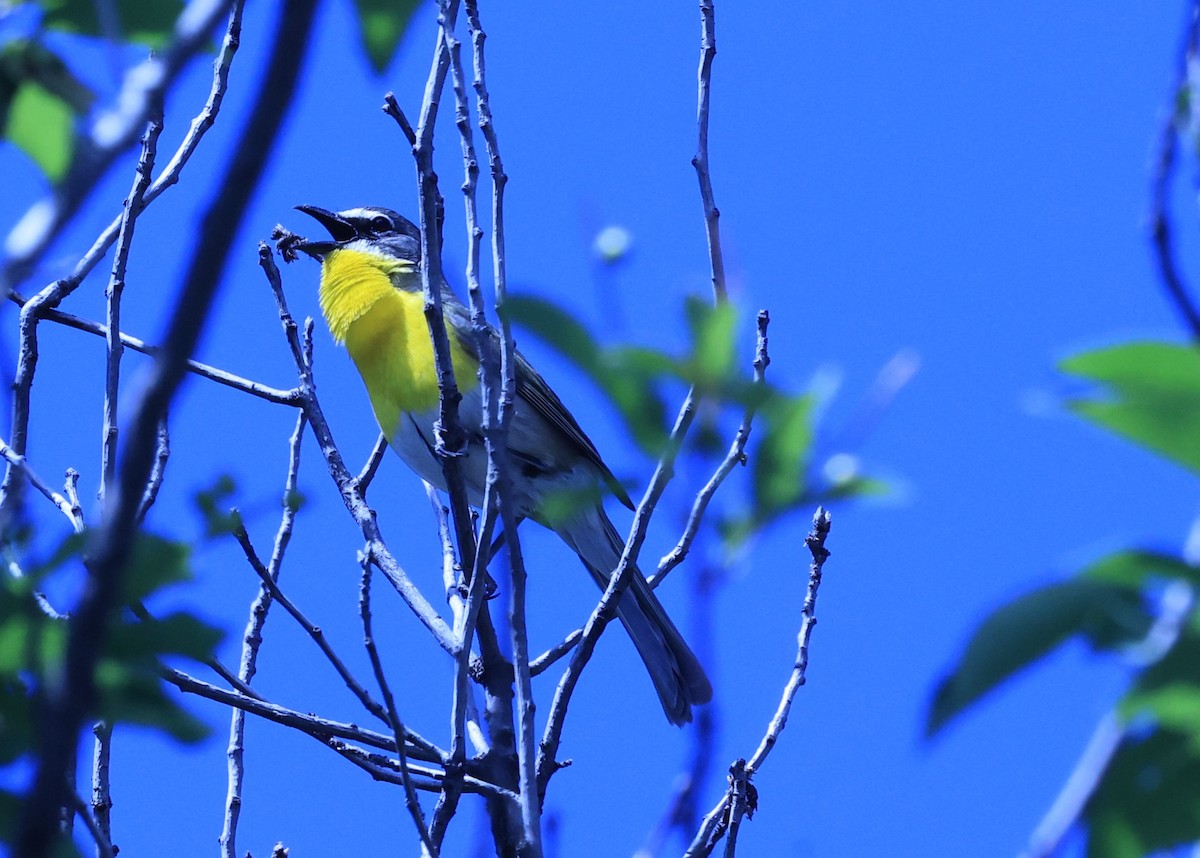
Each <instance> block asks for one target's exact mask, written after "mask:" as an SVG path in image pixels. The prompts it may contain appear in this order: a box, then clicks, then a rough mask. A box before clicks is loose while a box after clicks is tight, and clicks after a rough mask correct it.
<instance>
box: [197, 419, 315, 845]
mask: <svg viewBox="0 0 1200 858" xmlns="http://www.w3.org/2000/svg"><path fill="white" fill-rule="evenodd" d="M306 423H307V418H305V416H304V412H300V414H299V416H298V417H297V418H296V428H295V429H293V430H292V436H291V438H290V440H289V442H288V470H287V477H286V478H285V480H284V488H283V513H282V514H281V516H280V519H279V528H278V529H277V530H276V533H275V542H274V547H273V549H272V551H271V565H270V568H267V567H265V566H263V564H262V562H261V561H260V560H259V559H258V555H257V554H256V553H255V551H254V546H253V545H251V543H250V536H249V534H247V533H246V529H245V527H243V526H242V522H241V518H240V517H236V521H237V525H236V527H235V535H236V536H237V539H238V542H239V543H241V545H242V549H243V550H244V551H245V553H246V557H247V559H249V560H250V565H251V566H253V567H254V570H255V571H256V572H258V573H259V576H260V577H261V578H262V582H263V583H262V587H261V588H260V589H259V591H258V595H257V597H256V598H255V599H254V601H253V602H252V603H251V604H250V618H249V620H248V621H247V623H246V631H245V633H244V634H243V636H242V653H241V659H240V662H239V665H238V680H239V681H240V682H241V683H242V685H243V687H249V686H250V683H251V682H252V681H253V680H254V674H255V673H256V672H257V669H258V651H259V649H260V648H261V646H262V642H263V637H262V630H263V626H264V625H266V622H267V612H268V611H269V610H270V607H271V600H272V596H273V595H274V594H275V593H277V592H278V589H279V588H278V585H277V582H278V580H279V573H280V571H282V568H283V555H284V552H285V551H286V550H287V545H288V543H289V542H290V541H291V537H292V528H293V527H294V526H295V522H296V507H295V500H294V499H295V495H296V486H297V481H298V478H299V472H300V442H301V441H302V440H303V438H304V427H305V425H306ZM245 733H246V719H245V713H244V712H243V711H242V710H241V709H235V710H234V711H233V714H232V715H231V717H230V723H229V747H228V750H227V751H226V757H227V761H228V779H227V780H228V790H227V792H226V797H225V815H224V821H223V823H222V828H221V836H220V838H219V840H218V842H219V843H220V847H221V855H222V856H223V858H236V855H237V825H238V817H239V816H240V814H241V810H242V784H243V782H244V780H245V768H244V764H243V760H244V748H245Z"/></svg>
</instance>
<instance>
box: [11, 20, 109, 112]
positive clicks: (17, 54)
mask: <svg viewBox="0 0 1200 858" xmlns="http://www.w3.org/2000/svg"><path fill="white" fill-rule="evenodd" d="M25 83H36V84H38V85H39V86H41V87H42V88H43V89H45V90H46V91H47V92H49V93H51V94H52V95H55V96H58V98H60V99H61V100H62V101H64V102H66V103H67V104H68V105H70V108H71V111H72V112H74V113H76V114H81V113H86V112H87V111H88V110H89V109H91V106H92V102H93V101H94V100H95V93H93V92H92V90H91V89H90V88H88V86H87V85H86V84H85V83H83V81H81V80H80V79H79V78H77V77H76V76H75V75H74V74H73V73H72V72H71V70H70V69H69V68H68V67H67V64H66V63H65V62H63V61H62V59H61V58H60V57H59V56H58V54H56V53H54V52H53V51H51V50H50V49H49V48H47V47H46V46H45V45H43V44H42V43H41V42H39V41H36V40H34V39H12V40H10V41H8V42H6V43H5V44H4V45H3V46H2V47H0V133H3V132H4V129H5V124H6V123H7V121H8V111H9V108H10V107H11V105H12V101H13V97H14V96H15V95H16V94H17V90H18V89H20V87H21V85H22V84H25Z"/></svg>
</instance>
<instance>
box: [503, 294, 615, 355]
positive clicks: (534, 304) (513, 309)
mask: <svg viewBox="0 0 1200 858" xmlns="http://www.w3.org/2000/svg"><path fill="white" fill-rule="evenodd" d="M503 314H504V315H505V316H506V317H507V318H508V319H509V320H510V321H512V322H514V323H516V324H518V325H520V326H521V327H523V328H525V329H526V330H528V331H530V332H532V333H534V334H536V335H537V336H538V337H539V338H540V339H542V340H544V341H545V342H546V343H548V344H549V345H551V346H553V347H554V348H555V349H557V350H558V351H559V352H561V353H562V354H563V355H564V356H565V357H567V358H570V359H571V360H572V361H573V362H574V363H575V364H576V365H577V366H579V367H580V368H582V369H584V370H586V371H587V372H594V371H595V369H596V367H597V366H598V365H599V363H600V346H599V345H597V343H596V340H595V338H593V337H592V335H591V334H590V333H589V332H588V329H587V328H585V327H584V326H583V325H581V324H579V322H577V321H576V320H575V318H574V317H573V316H571V314H570V313H568V312H567V311H566V310H564V309H562V308H561V307H559V306H558V305H557V304H555V303H553V302H551V301H547V300H545V299H544V298H535V297H533V296H529V295H510V296H508V298H506V299H505V301H504V308H503Z"/></svg>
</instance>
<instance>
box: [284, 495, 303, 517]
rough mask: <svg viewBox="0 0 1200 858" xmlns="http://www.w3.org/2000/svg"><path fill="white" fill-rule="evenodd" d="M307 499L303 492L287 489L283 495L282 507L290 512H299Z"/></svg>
mask: <svg viewBox="0 0 1200 858" xmlns="http://www.w3.org/2000/svg"><path fill="white" fill-rule="evenodd" d="M307 501H308V498H306V497H305V496H304V493H303V492H298V491H289V492H287V493H285V494H284V496H283V505H284V507H285V508H287V509H289V510H291V511H292V512H299V511H300V510H301V509H303V508H304V504H305V503H307Z"/></svg>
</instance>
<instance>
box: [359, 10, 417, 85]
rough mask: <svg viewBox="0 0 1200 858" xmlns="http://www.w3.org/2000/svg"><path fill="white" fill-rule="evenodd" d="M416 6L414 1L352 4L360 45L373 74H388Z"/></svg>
mask: <svg viewBox="0 0 1200 858" xmlns="http://www.w3.org/2000/svg"><path fill="white" fill-rule="evenodd" d="M417 5H418V4H417V0H354V6H355V8H356V9H357V10H358V27H359V31H360V32H361V33H362V39H363V45H364V46H365V47H366V49H367V58H368V59H369V60H370V61H371V68H372V69H374V70H375V73H376V74H381V73H383V72H384V71H386V70H387V67H388V65H389V64H390V63H391V61H392V57H393V56H394V55H395V53H396V46H397V45H399V44H400V39H401V37H403V35H404V31H405V29H406V28H407V27H408V22H409V21H410V20H412V16H413V12H415V11H416V9H417Z"/></svg>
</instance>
